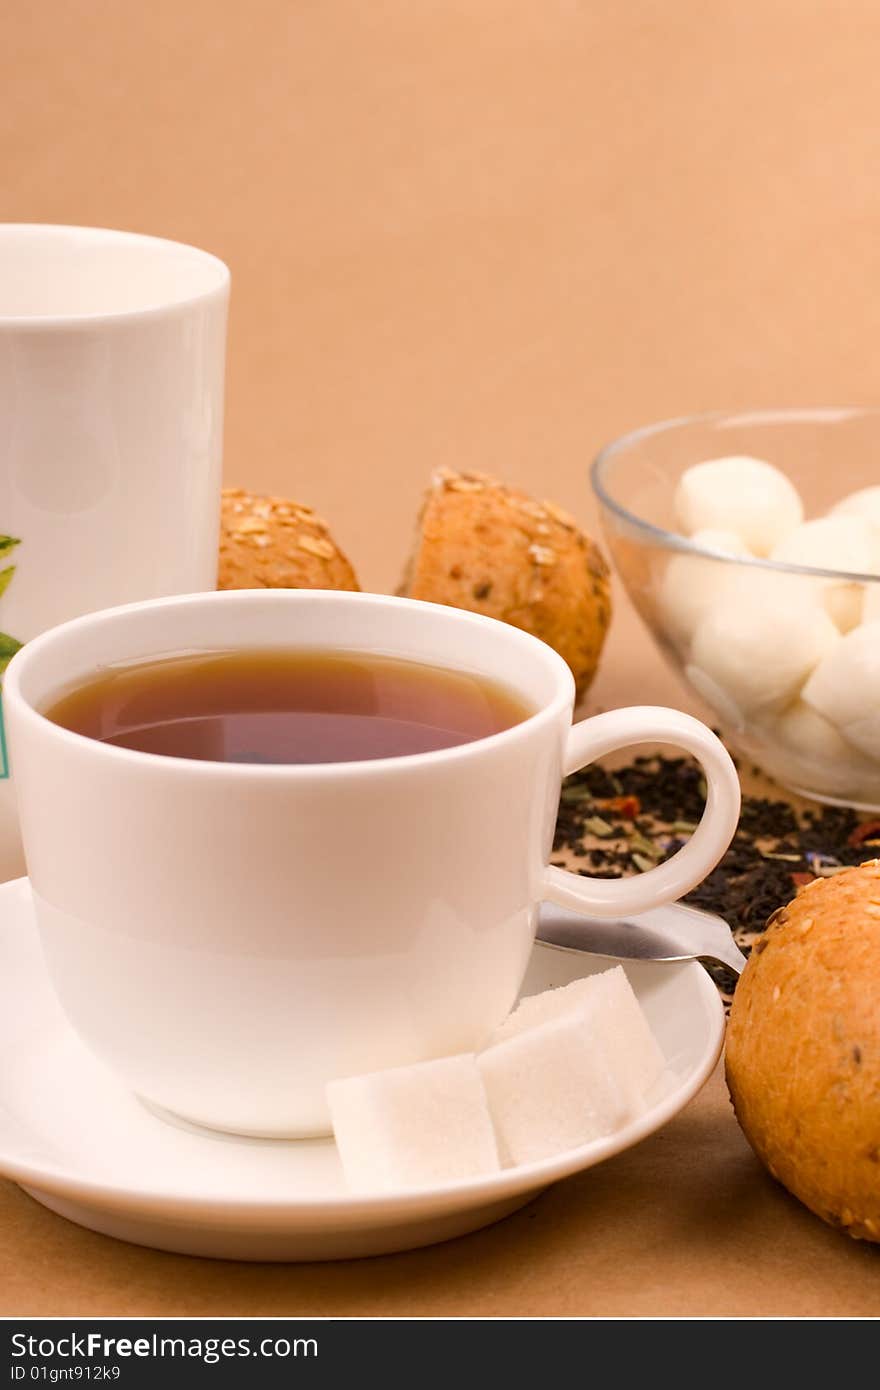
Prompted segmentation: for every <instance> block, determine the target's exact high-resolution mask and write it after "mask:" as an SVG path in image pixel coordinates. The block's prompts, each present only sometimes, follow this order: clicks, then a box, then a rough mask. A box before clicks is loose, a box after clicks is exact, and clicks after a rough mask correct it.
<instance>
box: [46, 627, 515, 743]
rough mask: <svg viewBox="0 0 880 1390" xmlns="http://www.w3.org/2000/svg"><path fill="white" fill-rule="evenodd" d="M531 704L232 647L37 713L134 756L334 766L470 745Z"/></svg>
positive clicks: (477, 681) (119, 676)
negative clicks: (133, 751) (130, 751)
mask: <svg viewBox="0 0 880 1390" xmlns="http://www.w3.org/2000/svg"><path fill="white" fill-rule="evenodd" d="M531 712H532V711H531V710H529V709H527V708H526V706H525V705H524V704H523V703H522V701H521V700H519V699H517V697H516V696H514V695H512V694H511V693H510V692H509V691H508V690H506V689H505V688H504V687H503V686H501V685H496V684H495V683H494V682H492V681H490V680H486V679H484V677H482V676H472V675H469V674H467V673H465V672H463V671H447V670H444V669H442V668H440V667H436V666H426V665H422V664H421V663H419V662H415V661H402V660H397V659H396V658H393V657H386V656H371V655H369V654H366V653H360V652H322V651H284V650H279V651H233V652H218V653H211V654H210V655H207V656H206V655H200V656H181V657H171V658H168V659H165V660H162V661H150V662H142V663H139V664H135V665H131V666H117V667H112V668H108V669H107V670H106V671H104V672H102V673H101V674H100V675H98V676H96V677H95V678H94V679H93V680H91V681H89V682H88V683H87V684H85V685H80V686H77V687H76V689H74V690H71V691H69V692H68V693H67V694H66V695H63V696H62V697H61V698H60V699H58V700H56V701H55V703H54V704H53V705H52V706H51V707H50V708H48V709H46V710H45V714H46V715H47V717H48V718H49V719H52V720H54V722H55V723H56V724H60V725H61V726H62V727H63V728H65V729H71V730H72V731H73V732H74V733H77V734H85V735H87V736H88V737H89V738H95V739H100V740H101V741H102V742H104V743H113V744H117V745H119V746H120V747H122V748H134V749H138V750H140V751H141V752H144V753H162V754H164V755H165V756H166V757H172V758H197V759H201V760H210V761H212V762H226V763H336V762H351V761H358V762H359V761H362V760H363V759H368V758H396V757H401V756H403V755H404V754H406V753H428V752H431V751H432V750H433V749H437V748H451V747H453V746H454V745H455V744H459V743H470V742H471V741H472V740H474V739H478V738H486V737H487V735H489V734H497V733H499V732H500V731H501V730H502V729H508V728H510V727H511V726H512V725H513V724H518V723H520V721H521V720H523V719H526V718H528V716H529V714H530V713H531Z"/></svg>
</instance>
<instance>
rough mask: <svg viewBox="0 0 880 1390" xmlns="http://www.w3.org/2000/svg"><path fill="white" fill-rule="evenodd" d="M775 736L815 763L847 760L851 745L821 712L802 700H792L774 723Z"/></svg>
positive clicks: (850, 754)
mask: <svg viewBox="0 0 880 1390" xmlns="http://www.w3.org/2000/svg"><path fill="white" fill-rule="evenodd" d="M775 733H776V737H777V738H778V739H779V741H780V742H781V743H782V744H784V746H785V747H786V748H790V749H792V751H793V752H795V753H800V754H802V756H803V757H804V758H806V759H808V760H811V761H815V762H817V763H838V762H849V761H850V760H851V758H852V749H851V748H850V747H849V745H848V744H847V743H846V742H845V741H844V740H843V739H842V738H841V736H840V734H839V733H838V732H837V730H836V729H835V727H834V725H833V724H831V723H830V722H829V721H828V720H827V719H826V718H825V716H824V715H822V714H819V713H818V711H817V710H814V709H813V708H812V707H811V706H810V705H808V704H807V703H806V702H805V701H804V700H795V702H794V704H793V705H790V706H789V708H788V709H786V710H784V711H783V712H782V714H781V715H780V716H779V719H778V721H777V723H776V726H775Z"/></svg>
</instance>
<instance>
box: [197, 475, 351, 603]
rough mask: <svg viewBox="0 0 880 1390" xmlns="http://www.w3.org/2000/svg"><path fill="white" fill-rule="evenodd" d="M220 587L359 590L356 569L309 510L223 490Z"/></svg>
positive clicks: (240, 491) (276, 499) (233, 489)
mask: <svg viewBox="0 0 880 1390" xmlns="http://www.w3.org/2000/svg"><path fill="white" fill-rule="evenodd" d="M217 588H218V589H359V588H360V585H359V584H358V582H357V579H356V577H355V573H354V570H353V569H352V567H351V565H350V564H349V562H348V560H347V559H346V557H345V555H343V553H342V551H341V550H340V549H339V547H338V545H337V544H336V542H335V541H334V540H333V538H332V536H331V535H330V533H329V531H328V530H327V525H326V522H324V521H322V520H321V518H320V517H318V516H316V515H315V513H314V512H313V511H312V509H311V507H304V506H303V505H302V503H300V502H291V501H288V500H287V499H286V498H283V497H260V496H258V495H257V494H256V493H253V492H246V491H245V490H244V488H240V487H228V488H224V489H223V494H222V506H221V513H220V573H219V577H218V581H217Z"/></svg>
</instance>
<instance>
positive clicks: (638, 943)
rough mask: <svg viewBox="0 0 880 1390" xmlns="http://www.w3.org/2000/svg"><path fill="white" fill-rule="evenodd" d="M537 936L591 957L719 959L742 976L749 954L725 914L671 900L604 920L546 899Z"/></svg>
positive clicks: (539, 938) (539, 916) (539, 920)
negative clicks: (719, 915) (644, 909)
mask: <svg viewBox="0 0 880 1390" xmlns="http://www.w3.org/2000/svg"><path fill="white" fill-rule="evenodd" d="M537 938H538V940H539V941H543V942H545V943H546V944H547V945H548V946H562V947H564V948H565V949H566V950H569V951H584V952H586V954H587V955H594V956H617V957H620V958H621V959H622V960H713V961H717V962H718V963H719V964H721V965H726V966H728V967H729V969H731V970H733V971H734V972H735V974H737V975H741V974H742V971H743V967H744V965H745V963H746V958H745V956H744V955H743V953H742V951H741V950H740V949H739V947H738V946H737V945H736V943H735V942H734V939H733V936H732V935H731V931H730V927H729V926H728V925H727V923H726V922H725V921H724V919H723V918H722V917H716V916H715V914H714V913H713V912H703V911H702V909H701V908H697V907H685V906H683V904H681V903H670V904H668V905H667V906H666V907H654V908H652V909H651V910H650V911H649V912H642V913H639V915H638V916H637V917H624V918H620V919H618V920H615V921H601V920H600V919H599V918H596V917H582V916H580V914H579V913H577V912H571V911H570V910H569V909H568V908H567V907H557V906H556V904H555V903H546V902H545V903H541V908H540V912H539V915H538V931H537Z"/></svg>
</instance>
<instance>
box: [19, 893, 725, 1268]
mask: <svg viewBox="0 0 880 1390" xmlns="http://www.w3.org/2000/svg"><path fill="white" fill-rule="evenodd" d="M623 964H624V968H625V970H626V972H627V975H628V976H629V979H630V981H631V983H632V985H633V988H634V989H635V991H636V994H637V995H638V997H639V1000H640V1001H641V1003H642V1005H643V1007H644V1009H645V1012H646V1013H647V1015H648V1018H649V1020H650V1022H651V1025H652V1027H653V1028H654V1031H655V1033H656V1034H657V1037H658V1040H659V1042H660V1044H661V1046H662V1048H663V1050H664V1052H665V1053H666V1056H667V1058H668V1060H669V1063H670V1066H671V1067H672V1069H673V1071H674V1073H675V1075H676V1084H675V1085H674V1087H673V1088H672V1089H671V1090H670V1092H669V1093H668V1094H667V1095H665V1096H664V1097H663V1098H662V1099H661V1100H660V1101H659V1102H658V1103H657V1104H656V1105H654V1106H653V1107H652V1108H651V1110H650V1111H648V1113H647V1114H645V1115H643V1116H642V1117H641V1118H640V1119H639V1120H638V1121H637V1122H636V1123H634V1124H631V1125H629V1126H627V1128H626V1129H623V1130H620V1131H619V1132H618V1133H616V1134H613V1135H611V1136H609V1137H608V1138H606V1139H600V1140H598V1141H596V1142H594V1143H592V1144H587V1145H584V1146H583V1147H582V1148H579V1149H572V1150H570V1151H569V1152H567V1153H563V1154H560V1155H559V1156H558V1157H557V1158H553V1159H549V1160H545V1161H543V1162H541V1163H533V1164H529V1165H528V1166H523V1167H519V1168H511V1169H507V1170H505V1171H504V1172H502V1173H499V1174H497V1175H494V1176H489V1177H482V1178H476V1179H474V1180H472V1181H466V1182H456V1183H450V1184H447V1185H445V1186H443V1187H437V1188H432V1189H427V1190H420V1191H415V1192H406V1193H401V1194H400V1195H398V1196H392V1197H388V1196H384V1195H382V1196H375V1197H353V1196H352V1195H351V1194H350V1193H349V1192H348V1191H347V1190H346V1187H345V1184H344V1181H343V1177H342V1171H341V1167H340V1164H339V1160H338V1157H337V1154H336V1148H335V1146H334V1144H333V1142H332V1140H329V1139H313V1140H300V1141H294V1140H265V1139H262V1140H261V1139H243V1138H239V1137H234V1136H229V1137H227V1136H225V1135H218V1134H213V1133H210V1132H208V1131H206V1130H200V1129H196V1128H194V1127H190V1126H187V1125H184V1124H178V1123H170V1122H169V1121H167V1120H164V1119H162V1118H160V1117H159V1116H157V1115H155V1114H152V1113H151V1112H150V1111H148V1110H147V1109H145V1108H144V1106H143V1105H141V1104H140V1103H139V1102H138V1101H137V1100H135V1099H134V1097H133V1096H132V1095H130V1094H129V1093H128V1092H127V1091H126V1090H125V1088H124V1087H123V1086H122V1085H121V1084H120V1083H119V1082H118V1081H117V1080H116V1079H115V1078H114V1076H113V1075H112V1074H111V1073H110V1072H109V1071H107V1070H106V1069H105V1067H104V1066H103V1065H102V1064H101V1063H100V1062H98V1061H97V1060H96V1059H95V1058H94V1057H93V1056H92V1055H91V1053H90V1052H88V1051H87V1049H86V1048H85V1046H84V1045H83V1044H82V1043H81V1042H80V1041H79V1039H78V1037H77V1036H76V1034H75V1033H74V1032H73V1031H72V1029H71V1028H70V1026H69V1024H68V1023H67V1021H66V1019H65V1017H64V1015H63V1014H62V1012H61V1009H60V1007H59V1005H58V1004H57V1002H56V1000H55V997H54V994H53V993H52V990H51V987H50V985H49V982H48V980H47V977H46V973H45V970H44V967H43V959H42V954H41V951H40V945H39V941H38V939H37V935H36V930H35V927H34V922H33V913H32V908H31V901H30V887H29V884H28V882H27V880H26V879H18V880H16V881H15V882H14V883H8V884H5V885H3V886H2V887H0V1173H2V1174H3V1175H4V1176H5V1177H8V1178H11V1179H13V1180H14V1181H15V1182H17V1183H20V1184H21V1186H22V1187H23V1188H24V1189H25V1191H26V1192H29V1193H30V1195H31V1196H32V1197H35V1198H36V1200H37V1201H38V1202H42V1203H43V1205H44V1206H47V1207H50V1208H51V1209H52V1210H53V1211H56V1212H59V1213H60V1214H61V1215H62V1216H66V1217H67V1218H68V1219H69V1220H71V1221H76V1222H78V1223H79V1224H80V1225H82V1226H88V1227H89V1228H91V1229H92V1230H94V1231H101V1232H103V1233H104V1234H105V1235H110V1236H116V1237H117V1238H118V1239H120V1240H128V1241H134V1242H135V1243H136V1244H139V1245H150V1246H156V1247H158V1248H159V1249H162V1250H174V1251H179V1252H180V1253H182V1254H186V1255H208V1256H215V1257H219V1258H226V1259H236V1260H334V1259H337V1260H338V1259H348V1258H351V1257H354V1256H359V1255H380V1254H388V1253H390V1252H392V1251H395V1250H407V1249H412V1248H413V1247H415V1246H419V1245H428V1244H430V1243H431V1242H433V1241H438V1240H447V1239H449V1238H450V1237H452V1236H459V1235H464V1234H465V1233H466V1232H468V1231H474V1230H476V1229H478V1228H479V1227H480V1226H486V1225H489V1224H490V1222H493V1221H497V1220H499V1218H501V1217H503V1216H507V1215H508V1214H509V1213H510V1212H512V1211H515V1210H516V1209H517V1207H520V1206H522V1205H523V1204H524V1203H525V1202H528V1201H529V1200H530V1199H531V1198H533V1197H535V1196H537V1195H538V1193H539V1192H541V1191H542V1190H543V1189H544V1188H545V1187H547V1185H548V1184H549V1183H552V1182H555V1181H556V1180H557V1179H559V1178H564V1177H567V1176H568V1175H569V1174H571V1173H577V1172H579V1171H580V1170H581V1169H583V1168H589V1167H591V1166H592V1165H593V1164H594V1163H600V1162H601V1161H602V1160H603V1159H606V1158H610V1157H611V1156H612V1155H613V1154H617V1153H620V1152H621V1150H623V1149H628V1148H630V1147H631V1146H632V1145H633V1144H636V1143H638V1141H639V1140H640V1139H644V1138H645V1136H646V1135H648V1134H651V1133H652V1132H653V1131H654V1130H656V1129H659V1128H660V1126H661V1125H664V1124H665V1123H666V1122H667V1120H669V1119H671V1118H672V1116H673V1115H675V1114H676V1113H677V1112H678V1111H679V1110H681V1108H682V1107H683V1106H684V1105H686V1104H687V1102H688V1101H689V1100H690V1099H691V1097H692V1096H694V1095H695V1094H696V1092H697V1091H698V1090H699V1089H700V1087H701V1086H702V1085H703V1083H704V1081H705V1080H706V1078H707V1077H708V1076H709V1074H710V1072H711V1071H712V1068H713V1067H714V1065H715V1062H716V1061H717V1059H718V1055H719V1053H720V1051H721V1042H722V1037H723V1030H724V1014H723V1010H722V1007H721V1003H720V1000H719V998H718V994H717V992H716V990H715V986H714V985H713V984H712V982H711V980H710V979H709V977H708V975H707V974H706V973H705V971H704V970H703V968H702V967H701V966H700V965H698V964H696V963H689V964H674V965H668V964H664V965H660V964H651V963H646V962H637V961H627V962H624V963H623ZM607 966H608V962H607V960H604V959H601V958H596V957H592V956H585V955H582V954H579V953H578V952H575V951H566V950H560V949H559V948H557V947H552V946H540V945H538V946H536V947H535V949H534V952H533V954H532V960H531V964H530V966H529V971H528V974H527V976H526V981H525V985H524V987H523V993H525V994H533V993H536V992H537V991H539V990H542V989H547V988H549V986H551V985H560V984H566V983H568V981H570V980H574V979H577V978H578V977H579V976H583V975H588V974H591V973H593V972H594V971H596V970H602V969H607Z"/></svg>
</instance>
